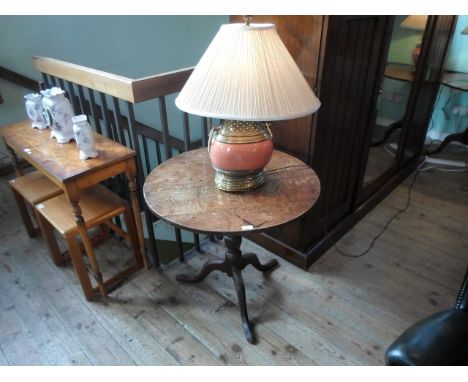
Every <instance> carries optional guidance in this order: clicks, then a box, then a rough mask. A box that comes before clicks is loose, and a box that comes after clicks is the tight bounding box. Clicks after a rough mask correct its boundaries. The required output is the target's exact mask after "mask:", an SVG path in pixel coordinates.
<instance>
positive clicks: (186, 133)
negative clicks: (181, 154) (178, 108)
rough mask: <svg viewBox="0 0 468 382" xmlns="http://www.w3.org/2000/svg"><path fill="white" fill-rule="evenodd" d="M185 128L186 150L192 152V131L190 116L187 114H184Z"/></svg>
mask: <svg viewBox="0 0 468 382" xmlns="http://www.w3.org/2000/svg"><path fill="white" fill-rule="evenodd" d="M182 118H183V126H184V150H185V151H189V150H190V130H189V116H188V114H187V113H185V112H184V113H183V114H182Z"/></svg>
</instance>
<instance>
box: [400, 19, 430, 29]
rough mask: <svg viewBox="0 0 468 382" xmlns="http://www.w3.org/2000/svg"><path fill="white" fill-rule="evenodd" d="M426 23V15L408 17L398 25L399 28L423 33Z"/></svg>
mask: <svg viewBox="0 0 468 382" xmlns="http://www.w3.org/2000/svg"><path fill="white" fill-rule="evenodd" d="M426 23H427V15H410V16H407V17H406V18H405V19H404V20H403V21H402V22H401V23H400V26H401V27H402V28H406V29H414V30H417V31H423V30H424V29H425V28H426Z"/></svg>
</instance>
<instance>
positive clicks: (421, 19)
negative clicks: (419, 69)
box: [400, 15, 427, 67]
mask: <svg viewBox="0 0 468 382" xmlns="http://www.w3.org/2000/svg"><path fill="white" fill-rule="evenodd" d="M426 23H427V15H411V16H407V17H406V18H405V19H404V20H403V21H402V22H401V23H400V26H401V27H402V28H405V29H412V30H415V31H423V30H424V29H426ZM421 45H422V38H420V40H419V41H418V43H417V44H416V47H415V48H414V49H413V54H412V58H413V64H414V67H416V64H417V63H418V58H419V54H420V53H421Z"/></svg>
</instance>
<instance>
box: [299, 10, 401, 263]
mask: <svg viewBox="0 0 468 382" xmlns="http://www.w3.org/2000/svg"><path fill="white" fill-rule="evenodd" d="M391 25H392V19H391V17H389V16H332V17H330V19H329V22H328V31H327V40H326V51H325V57H324V65H323V75H322V84H321V91H320V94H319V98H320V99H321V101H322V108H321V109H320V111H319V112H318V114H317V131H316V134H315V139H314V141H313V142H312V146H313V147H314V149H313V157H312V163H311V164H312V167H313V168H314V169H315V171H316V172H317V174H318V175H319V178H320V180H321V184H322V194H321V198H320V201H319V203H318V204H317V205H316V207H315V208H314V209H313V210H312V211H311V213H309V214H308V215H307V216H306V217H305V218H304V222H303V229H302V243H301V245H302V248H303V250H306V249H307V248H309V247H310V246H311V245H312V244H316V242H317V241H319V240H320V239H321V238H323V237H324V236H326V235H327V233H328V231H329V230H331V229H332V228H333V226H334V225H335V224H336V223H338V222H339V221H340V220H341V219H343V217H344V216H346V215H348V214H350V213H351V212H352V205H353V198H354V194H355V188H356V184H357V183H356V182H357V180H358V173H359V169H360V167H362V166H363V165H365V162H364V163H363V161H362V155H361V154H362V151H363V150H364V141H365V137H366V134H367V131H368V129H369V124H370V123H371V121H372V119H373V118H374V109H375V106H374V105H375V100H376V98H377V92H378V84H379V78H380V76H381V72H382V71H383V69H384V65H383V62H384V60H383V59H382V58H386V50H387V49H388V38H389V34H390V33H389V30H390V27H391ZM318 255H319V254H317V256H318ZM314 256H315V255H314Z"/></svg>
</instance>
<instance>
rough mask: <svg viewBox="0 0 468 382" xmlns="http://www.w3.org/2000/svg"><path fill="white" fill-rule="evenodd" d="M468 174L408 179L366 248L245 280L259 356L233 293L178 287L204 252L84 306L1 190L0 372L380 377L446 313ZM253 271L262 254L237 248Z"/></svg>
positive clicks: (208, 251) (354, 241)
mask: <svg viewBox="0 0 468 382" xmlns="http://www.w3.org/2000/svg"><path fill="white" fill-rule="evenodd" d="M411 180H412V176H411V177H410V178H409V179H408V180H407V181H406V182H405V183H404V184H403V185H401V186H400V187H399V188H397V189H396V190H395V191H394V192H393V193H392V194H391V195H390V196H389V197H388V198H387V199H386V200H384V201H383V202H382V203H381V204H380V205H379V206H378V207H377V208H376V209H375V210H373V211H372V212H371V213H370V214H369V215H368V216H367V217H365V218H364V219H363V220H362V221H361V222H360V223H359V224H358V225H357V226H356V227H355V228H354V229H353V230H352V231H350V232H349V233H348V234H347V235H346V236H345V237H344V238H343V239H342V240H341V241H340V242H339V243H338V246H339V248H340V249H341V250H343V251H347V252H350V253H358V252H360V251H362V250H363V249H365V248H366V247H367V245H368V244H369V242H370V240H371V238H372V237H373V236H375V235H376V234H377V233H378V232H379V231H380V229H381V228H382V227H383V225H384V224H385V222H386V221H387V220H388V218H389V217H390V216H392V215H393V214H394V213H395V212H396V211H397V210H398V209H399V208H401V207H403V206H404V205H405V204H406V198H407V185H408V183H409V182H410V181H411ZM467 217H468V173H441V172H436V171H427V172H423V173H421V174H420V175H419V177H418V179H417V183H416V185H415V187H414V189H413V194H412V202H411V206H410V208H409V209H408V210H407V211H406V212H405V213H403V214H402V215H400V217H398V218H397V219H396V220H394V221H393V223H392V224H391V225H390V227H389V228H388V230H387V231H386V232H385V233H384V234H383V236H382V237H381V238H380V239H379V240H378V241H377V242H376V244H375V247H374V249H373V250H372V251H371V252H370V253H368V254H367V255H365V256H363V257H360V258H356V259H353V258H347V257H344V256H342V255H340V254H339V253H337V251H336V250H335V249H331V250H330V251H329V252H328V253H327V254H325V255H324V256H323V257H322V258H321V259H320V260H319V261H318V262H316V263H315V264H314V265H312V267H311V268H310V269H309V271H307V272H306V271H303V270H300V269H298V268H296V267H294V266H293V265H291V264H289V263H287V262H286V261H284V260H282V259H279V262H280V267H279V268H278V269H276V270H275V271H274V272H273V273H272V274H271V275H270V276H268V277H263V276H262V275H260V274H259V273H258V272H257V271H255V270H254V269H253V268H251V267H248V268H247V269H246V270H245V271H244V279H245V282H246V290H247V298H248V309H249V313H250V316H251V318H252V321H253V322H254V323H255V324H256V325H255V331H256V333H257V336H258V344H257V345H254V346H253V345H250V344H248V343H247V342H246V341H245V339H244V336H243V334H242V331H241V328H240V322H241V321H240V317H239V312H238V308H237V300H236V297H235V291H234V289H233V285H232V281H231V279H229V278H228V277H227V276H225V275H223V274H216V273H213V274H212V275H210V276H209V277H208V278H207V279H206V280H205V281H204V282H203V283H200V284H197V285H182V284H179V283H178V282H176V281H175V275H176V274H177V273H179V272H181V271H184V272H185V271H187V272H188V271H195V270H197V269H199V267H200V266H201V265H202V263H203V262H204V261H206V260H209V259H213V258H219V257H221V256H222V255H223V247H222V245H221V244H217V243H211V242H206V243H205V244H204V245H203V249H204V251H205V253H204V254H195V253H194V254H192V255H191V256H189V258H188V261H187V263H186V264H180V263H178V262H177V261H176V262H174V263H172V264H170V265H169V266H168V267H166V268H165V269H160V270H154V269H153V270H150V271H141V273H139V274H138V275H136V276H135V277H134V278H133V279H132V280H131V281H129V282H126V283H125V284H124V285H122V286H121V287H120V288H119V289H117V290H116V291H114V292H113V293H112V294H111V295H110V297H109V299H108V300H107V301H106V302H102V301H96V302H92V303H89V302H86V300H85V299H84V297H83V295H82V293H81V290H80V287H79V285H78V283H77V279H76V277H75V276H74V274H73V270H72V268H71V267H70V265H67V266H64V267H60V268H58V267H55V266H54V265H53V263H52V261H51V260H50V258H49V257H48V254H47V251H46V249H45V246H44V242H43V240H42V239H41V238H37V239H29V238H27V236H26V234H25V231H24V229H23V227H22V225H21V224H20V222H19V217H18V214H17V211H16V209H15V206H14V203H13V199H12V196H11V194H10V192H9V190H8V187H7V184H6V179H5V178H2V179H1V182H0V365H382V364H383V363H384V352H385V349H386V348H387V347H388V346H389V345H390V343H391V342H392V341H393V340H394V339H395V338H396V337H397V336H398V335H399V334H400V333H401V332H402V331H403V330H404V329H405V328H407V327H408V326H409V325H411V324H412V323H414V322H415V321H416V320H419V319H421V318H423V317H425V316H427V315H429V314H431V313H434V312H437V311H439V310H442V309H446V308H448V307H450V306H451V305H452V304H453V303H454V302H455V297H456V294H457V291H458V287H459V285H460V283H461V281H462V277H463V275H464V271H465V267H466V265H467V257H468V256H467V254H468V219H467ZM243 248H245V249H248V250H249V251H255V252H257V253H258V254H259V255H260V256H261V258H262V259H263V260H266V259H268V258H271V257H272V256H273V255H271V254H270V253H268V252H267V251H265V250H264V249H262V248H260V247H258V246H257V245H255V244H253V243H251V242H248V241H244V243H243ZM97 252H98V256H99V259H100V262H101V264H102V265H103V266H104V267H105V269H106V270H107V271H112V269H115V267H116V266H117V267H123V266H124V265H125V261H126V259H129V254H128V250H127V249H126V247H125V244H124V243H123V242H119V241H117V240H115V239H112V240H111V241H109V242H108V243H106V244H104V245H101V246H100V247H99V249H98V251H97Z"/></svg>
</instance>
